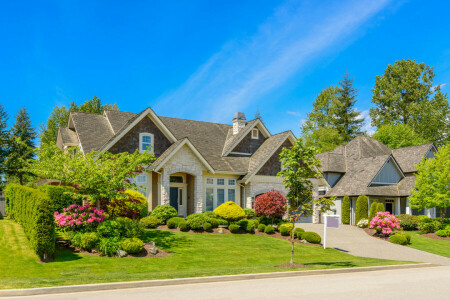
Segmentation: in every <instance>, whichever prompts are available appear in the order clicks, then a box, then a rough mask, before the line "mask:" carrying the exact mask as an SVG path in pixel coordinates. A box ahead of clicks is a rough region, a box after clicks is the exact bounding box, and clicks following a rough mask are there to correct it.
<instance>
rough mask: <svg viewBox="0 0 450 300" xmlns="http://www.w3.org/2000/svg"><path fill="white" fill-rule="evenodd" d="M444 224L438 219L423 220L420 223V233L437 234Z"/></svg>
mask: <svg viewBox="0 0 450 300" xmlns="http://www.w3.org/2000/svg"><path fill="white" fill-rule="evenodd" d="M441 227H442V223H441V222H440V221H438V220H436V219H434V220H433V219H430V218H426V219H425V218H423V219H422V220H420V221H419V225H418V228H419V230H420V231H422V232H425V233H432V232H436V231H438V230H439V229H441Z"/></svg>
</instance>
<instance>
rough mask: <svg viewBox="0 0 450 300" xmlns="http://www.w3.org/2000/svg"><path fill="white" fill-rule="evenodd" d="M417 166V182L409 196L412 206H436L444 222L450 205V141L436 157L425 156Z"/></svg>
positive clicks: (421, 207)
mask: <svg viewBox="0 0 450 300" xmlns="http://www.w3.org/2000/svg"><path fill="white" fill-rule="evenodd" d="M416 168H417V175H416V184H415V188H414V189H412V190H411V197H409V200H410V203H411V207H412V208H414V209H424V208H433V207H436V208H437V209H438V210H439V212H440V215H441V221H442V222H443V221H444V218H445V212H446V209H447V207H450V189H449V188H448V187H449V185H450V142H447V144H446V145H445V146H442V147H440V148H439V150H438V151H437V152H436V154H435V156H434V158H431V159H430V158H423V159H422V161H421V162H420V164H419V165H417V166H416Z"/></svg>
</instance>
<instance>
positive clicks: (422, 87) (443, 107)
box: [370, 59, 450, 145]
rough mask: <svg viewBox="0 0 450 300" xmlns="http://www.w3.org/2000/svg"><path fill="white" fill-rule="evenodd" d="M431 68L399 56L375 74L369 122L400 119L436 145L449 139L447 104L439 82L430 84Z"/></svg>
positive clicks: (379, 123)
mask: <svg viewBox="0 0 450 300" xmlns="http://www.w3.org/2000/svg"><path fill="white" fill-rule="evenodd" d="M434 76H435V74H434V72H433V68H432V67H430V66H428V65H425V64H424V63H417V62H416V61H414V60H411V59H408V60H404V59H403V60H399V61H396V62H395V63H394V64H393V65H388V66H387V68H386V70H385V71H384V74H383V75H377V76H376V77H375V85H374V87H373V89H372V92H373V96H372V102H373V103H374V104H375V107H373V108H371V109H370V116H371V118H372V126H376V127H380V126H382V125H385V124H393V123H403V124H408V125H410V126H411V127H412V128H413V130H414V131H415V132H417V133H418V134H420V135H421V136H422V137H423V138H424V139H427V140H431V141H432V142H434V143H436V144H437V145H443V144H445V141H447V140H449V138H450V137H449V134H448V133H449V128H450V125H449V122H450V121H449V119H450V115H449V112H450V111H449V106H448V101H447V95H446V94H444V93H442V92H441V89H440V86H439V85H438V86H433V78H434Z"/></svg>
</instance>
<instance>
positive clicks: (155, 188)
mask: <svg viewBox="0 0 450 300" xmlns="http://www.w3.org/2000/svg"><path fill="white" fill-rule="evenodd" d="M160 183H161V182H160V176H159V174H158V173H156V172H152V201H151V206H150V207H149V211H152V210H153V209H154V208H155V207H156V206H158V203H159V202H160Z"/></svg>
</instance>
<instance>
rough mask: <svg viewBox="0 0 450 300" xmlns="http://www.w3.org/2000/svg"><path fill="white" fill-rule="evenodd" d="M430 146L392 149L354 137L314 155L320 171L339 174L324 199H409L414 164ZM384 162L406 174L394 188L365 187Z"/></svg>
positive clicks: (368, 139)
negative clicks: (406, 197)
mask: <svg viewBox="0 0 450 300" xmlns="http://www.w3.org/2000/svg"><path fill="white" fill-rule="evenodd" d="M433 147H434V146H433V144H424V145H419V146H411V147H405V148H399V149H394V150H392V149H391V148H389V147H388V146H386V145H384V144H383V143H381V142H379V141H378V140H376V139H374V138H372V137H367V136H358V137H356V138H354V139H353V140H351V141H350V142H348V143H347V144H346V145H341V146H339V147H337V148H336V149H334V150H333V151H330V152H325V153H321V154H318V155H317V156H316V157H317V158H318V159H319V160H320V161H321V164H322V167H321V171H322V172H324V173H325V172H336V173H342V174H343V176H342V177H341V178H340V179H339V181H338V182H337V183H336V185H335V186H334V187H332V188H331V189H330V190H328V192H327V193H326V194H325V195H324V197H331V196H336V197H342V196H358V195H372V196H397V197H400V196H409V195H410V191H411V189H412V188H413V187H414V181H415V176H414V174H413V172H415V171H416V170H415V167H414V165H416V164H418V163H419V162H420V161H421V159H422V158H423V157H424V156H425V155H426V154H427V152H428V151H429V150H430V149H431V148H433ZM388 159H392V160H394V162H395V163H396V164H397V165H398V167H399V168H400V171H401V172H402V173H403V174H405V173H407V174H406V175H405V176H404V177H403V178H402V179H401V180H400V181H399V182H398V183H397V184H396V185H385V186H369V185H370V183H371V182H372V180H373V179H374V177H375V176H376V175H377V173H378V172H379V171H380V169H381V168H382V167H383V165H384V164H385V162H386V161H387V160H388Z"/></svg>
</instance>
